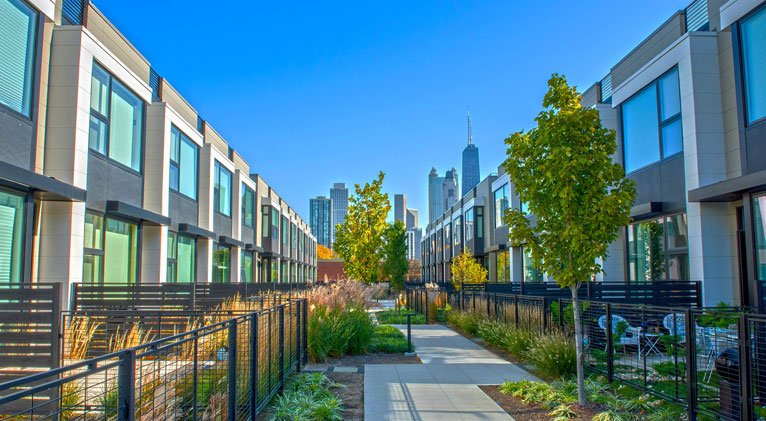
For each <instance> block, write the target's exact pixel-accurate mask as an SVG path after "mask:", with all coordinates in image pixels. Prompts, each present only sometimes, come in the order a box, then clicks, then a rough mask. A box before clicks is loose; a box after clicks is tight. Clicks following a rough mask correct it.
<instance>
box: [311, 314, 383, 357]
mask: <svg viewBox="0 0 766 421" xmlns="http://www.w3.org/2000/svg"><path fill="white" fill-rule="evenodd" d="M307 328H308V351H309V357H310V358H311V360H312V361H325V360H326V359H327V357H340V356H342V355H345V354H349V353H350V354H362V353H365V352H367V348H368V347H369V345H370V341H371V340H372V337H373V334H374V332H375V324H374V323H373V321H372V319H371V318H370V315H369V314H368V313H367V311H366V310H365V309H364V308H363V307H361V306H356V307H351V306H346V307H345V308H341V307H333V308H327V307H324V306H316V305H312V308H311V312H310V313H309V318H308V321H307Z"/></svg>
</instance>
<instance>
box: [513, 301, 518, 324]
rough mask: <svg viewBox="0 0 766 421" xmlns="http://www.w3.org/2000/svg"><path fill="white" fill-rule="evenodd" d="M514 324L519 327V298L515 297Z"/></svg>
mask: <svg viewBox="0 0 766 421" xmlns="http://www.w3.org/2000/svg"><path fill="white" fill-rule="evenodd" d="M513 324H514V325H515V326H516V327H517V328H518V327H519V296H518V295H514V296H513Z"/></svg>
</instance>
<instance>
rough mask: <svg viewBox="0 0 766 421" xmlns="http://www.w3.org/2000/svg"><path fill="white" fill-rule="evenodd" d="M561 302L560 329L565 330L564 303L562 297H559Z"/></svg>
mask: <svg viewBox="0 0 766 421" xmlns="http://www.w3.org/2000/svg"><path fill="white" fill-rule="evenodd" d="M558 302H559V329H561V330H564V303H563V302H561V298H558Z"/></svg>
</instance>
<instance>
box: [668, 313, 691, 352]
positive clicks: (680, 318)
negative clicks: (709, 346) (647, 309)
mask: <svg viewBox="0 0 766 421" xmlns="http://www.w3.org/2000/svg"><path fill="white" fill-rule="evenodd" d="M662 327H664V328H665V329H667V330H668V332H670V334H671V335H674V336H677V337H678V338H679V341H678V343H679V344H685V343H686V315H685V314H683V313H671V314H668V315H667V316H665V317H664V318H663V319H662Z"/></svg>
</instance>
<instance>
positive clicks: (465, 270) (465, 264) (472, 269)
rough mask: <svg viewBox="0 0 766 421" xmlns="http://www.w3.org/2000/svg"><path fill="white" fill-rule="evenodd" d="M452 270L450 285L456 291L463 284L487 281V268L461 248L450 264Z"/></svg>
mask: <svg viewBox="0 0 766 421" xmlns="http://www.w3.org/2000/svg"><path fill="white" fill-rule="evenodd" d="M450 270H451V271H452V285H453V286H454V287H455V290H456V291H460V289H461V288H462V285H463V284H481V283H484V282H487V269H484V266H482V265H480V264H479V262H477V261H476V259H475V258H474V257H473V256H472V255H471V253H469V252H468V250H467V249H463V252H462V253H460V255H459V256H458V257H456V258H455V260H453V261H452V263H451V264H450Z"/></svg>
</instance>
